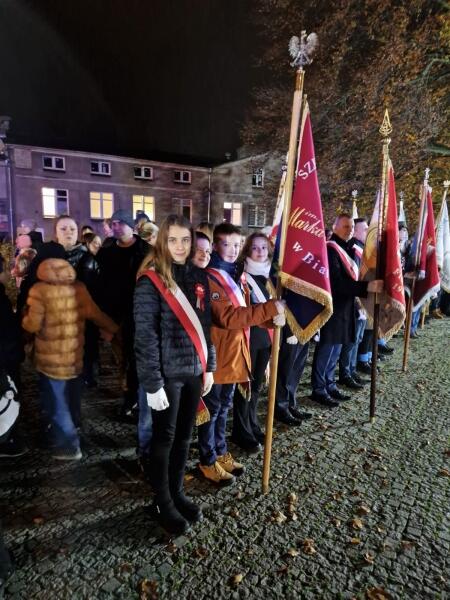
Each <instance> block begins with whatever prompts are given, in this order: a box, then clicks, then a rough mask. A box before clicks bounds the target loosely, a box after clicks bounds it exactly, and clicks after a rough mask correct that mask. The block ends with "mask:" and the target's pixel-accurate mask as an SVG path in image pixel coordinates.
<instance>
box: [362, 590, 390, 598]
mask: <svg viewBox="0 0 450 600" xmlns="http://www.w3.org/2000/svg"><path fill="white" fill-rule="evenodd" d="M366 598H367V600H391V598H392V596H391V595H390V594H389V593H388V592H386V590H384V589H383V588H379V587H373V588H369V589H368V590H366Z"/></svg>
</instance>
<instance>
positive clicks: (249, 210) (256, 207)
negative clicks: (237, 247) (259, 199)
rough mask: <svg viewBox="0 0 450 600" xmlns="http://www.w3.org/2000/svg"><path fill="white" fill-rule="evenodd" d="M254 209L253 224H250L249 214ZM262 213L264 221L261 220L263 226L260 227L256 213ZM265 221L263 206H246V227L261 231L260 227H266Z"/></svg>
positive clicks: (264, 207) (253, 204) (265, 210)
mask: <svg viewBox="0 0 450 600" xmlns="http://www.w3.org/2000/svg"><path fill="white" fill-rule="evenodd" d="M253 209H254V211H255V223H254V224H252V223H250V213H251V211H252V210H253ZM259 212H262V213H263V214H264V220H263V224H262V225H261V224H260V222H259V219H258V216H259V215H258V213H259ZM266 220H267V207H266V206H265V205H263V206H260V205H259V204H257V203H253V202H252V203H250V204H248V206H247V227H252V228H253V227H254V228H256V229H261V228H262V227H265V226H266Z"/></svg>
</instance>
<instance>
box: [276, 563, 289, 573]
mask: <svg viewBox="0 0 450 600" xmlns="http://www.w3.org/2000/svg"><path fill="white" fill-rule="evenodd" d="M288 570H289V567H288V565H283V566H282V567H280V568H279V569H277V573H278V575H287V572H288Z"/></svg>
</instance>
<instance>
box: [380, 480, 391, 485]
mask: <svg viewBox="0 0 450 600" xmlns="http://www.w3.org/2000/svg"><path fill="white" fill-rule="evenodd" d="M380 485H381V487H387V486H388V485H389V481H388V480H387V479H382V480H381V484H380Z"/></svg>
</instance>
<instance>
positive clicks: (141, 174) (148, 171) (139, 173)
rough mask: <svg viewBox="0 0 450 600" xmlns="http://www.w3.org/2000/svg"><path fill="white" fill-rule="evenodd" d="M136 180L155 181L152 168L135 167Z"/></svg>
mask: <svg viewBox="0 0 450 600" xmlns="http://www.w3.org/2000/svg"><path fill="white" fill-rule="evenodd" d="M134 178H135V179H153V169H152V167H134Z"/></svg>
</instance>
